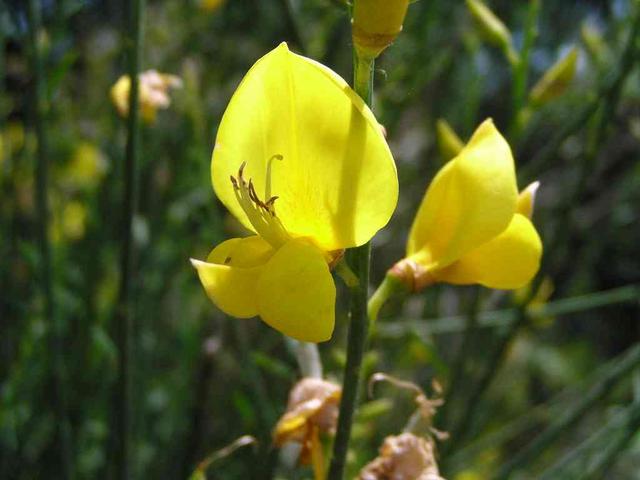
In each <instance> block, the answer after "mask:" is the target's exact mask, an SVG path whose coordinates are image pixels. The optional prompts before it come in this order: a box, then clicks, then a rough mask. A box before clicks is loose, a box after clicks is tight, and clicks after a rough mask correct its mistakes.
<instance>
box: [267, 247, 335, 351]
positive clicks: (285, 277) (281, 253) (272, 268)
mask: <svg viewBox="0 0 640 480" xmlns="http://www.w3.org/2000/svg"><path fill="white" fill-rule="evenodd" d="M257 292H258V295H257V297H258V298H257V302H258V310H259V313H260V317H261V318H262V320H264V321H265V322H266V323H267V324H269V325H271V326H272V327H273V328H275V329H276V330H279V331H280V332H282V333H284V334H285V335H288V336H289V337H293V338H295V339H298V340H301V341H304V342H323V341H325V340H329V339H330V338H331V334H332V333H333V325H334V323H335V303H336V287H335V284H334V283H333V278H332V277H331V273H330V272H329V267H328V266H327V262H326V261H325V259H324V256H323V254H322V252H321V251H320V250H319V249H318V248H316V247H315V246H312V245H310V244H308V243H306V242H305V241H304V240H291V241H290V242H288V243H287V244H285V245H284V246H283V247H282V248H280V249H279V250H278V251H277V252H276V254H275V255H274V256H273V258H271V260H270V261H269V263H268V264H267V265H266V267H265V268H264V271H263V272H262V275H261V276H260V279H259V280H258V289H257Z"/></svg>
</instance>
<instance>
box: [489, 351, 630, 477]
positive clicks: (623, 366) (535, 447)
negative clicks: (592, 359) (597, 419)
mask: <svg viewBox="0 0 640 480" xmlns="http://www.w3.org/2000/svg"><path fill="white" fill-rule="evenodd" d="M638 365H640V344H636V345H635V346H634V347H631V348H630V349H629V350H627V352H626V353H625V354H624V355H623V356H622V358H621V359H620V360H619V361H618V362H616V364H614V365H613V367H612V368H611V370H610V371H609V372H608V374H607V375H606V376H605V377H604V378H603V379H602V380H601V381H600V382H598V383H597V384H596V385H595V386H594V387H593V388H592V389H591V390H589V391H588V392H587V393H586V394H585V395H584V396H583V397H582V399H581V400H580V401H579V402H578V403H577V404H576V405H575V406H574V407H573V408H572V409H570V410H568V411H567V412H565V414H564V415H563V416H561V417H560V418H558V419H557V420H556V421H555V422H554V423H552V424H551V425H550V426H549V427H548V428H547V429H546V430H545V431H544V432H542V433H541V434H540V435H538V436H537V437H536V438H535V439H534V440H533V441H532V442H531V443H530V444H529V445H528V446H527V447H525V448H524V449H523V450H521V451H520V452H518V453H516V454H515V455H513V456H512V458H511V460H510V461H509V462H507V463H506V464H505V465H504V466H503V467H502V468H501V469H500V470H499V471H498V474H497V476H496V478H497V479H507V478H509V476H510V475H511V474H512V473H513V472H515V471H516V470H517V469H518V468H520V467H521V466H523V465H526V464H527V462H528V461H530V460H531V459H534V458H539V457H540V455H541V454H542V452H544V451H545V449H546V448H548V447H549V446H550V445H551V444H552V443H553V442H554V441H555V440H556V439H557V438H558V437H559V436H560V435H561V434H562V433H563V432H564V431H565V430H567V429H568V428H569V427H571V426H572V425H574V424H575V423H576V422H577V421H578V420H579V419H580V418H582V416H583V415H586V414H587V413H588V412H589V411H590V410H591V408H592V407H593V405H594V404H595V403H596V402H598V401H599V400H601V399H602V398H603V397H604V396H605V395H606V394H607V393H609V392H610V391H611V389H612V388H613V387H614V386H615V385H616V383H618V381H620V380H621V379H622V378H624V377H625V376H626V375H627V374H629V373H630V372H632V371H633V369H634V368H636V367H637V366H638ZM633 420H634V422H637V419H636V418H634V419H633ZM634 425H635V423H634Z"/></svg>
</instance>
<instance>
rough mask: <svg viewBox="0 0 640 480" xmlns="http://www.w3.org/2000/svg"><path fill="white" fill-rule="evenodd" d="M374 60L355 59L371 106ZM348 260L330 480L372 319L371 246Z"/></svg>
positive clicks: (334, 477) (345, 442)
mask: <svg viewBox="0 0 640 480" xmlns="http://www.w3.org/2000/svg"><path fill="white" fill-rule="evenodd" d="M373 65H374V61H373V59H363V58H360V57H358V56H357V55H356V57H355V60H354V81H353V83H354V88H355V91H356V92H357V93H358V95H360V97H362V99H363V100H364V101H365V102H367V104H369V105H370V104H371V98H372V90H373V88H372V87H373ZM347 256H348V258H347V261H348V262H349V265H350V266H351V268H352V270H353V271H354V272H355V274H356V275H357V276H358V280H359V282H358V284H357V285H355V286H353V287H351V288H350V298H349V314H350V317H351V318H350V320H351V321H350V323H349V334H348V338H347V364H346V366H345V369H344V377H343V380H342V398H341V400H340V414H339V417H338V426H337V430H336V438H335V442H334V444H333V457H332V459H331V466H330V468H329V476H328V479H329V480H342V478H343V476H344V469H345V463H346V458H347V450H348V448H349V438H350V437H351V424H352V422H353V415H354V412H355V409H356V404H357V401H358V391H359V388H360V380H361V379H360V371H361V367H362V357H363V356H364V351H365V345H366V342H367V337H368V330H369V318H368V316H367V298H368V286H369V261H370V257H371V244H370V243H367V244H365V245H363V246H361V247H358V248H354V249H352V250H350V251H348V252H347Z"/></svg>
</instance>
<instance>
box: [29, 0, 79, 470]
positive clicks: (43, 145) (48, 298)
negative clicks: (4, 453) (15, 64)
mask: <svg viewBox="0 0 640 480" xmlns="http://www.w3.org/2000/svg"><path fill="white" fill-rule="evenodd" d="M27 13H28V18H29V42H30V50H31V52H30V57H31V58H30V60H31V69H32V73H33V90H34V92H33V93H34V95H33V102H34V123H35V133H36V138H37V141H38V142H37V144H38V150H37V165H36V211H37V220H38V221H37V222H36V227H37V236H38V243H39V249H40V273H41V287H42V293H43V297H44V319H45V321H46V322H47V323H48V324H49V325H50V333H49V341H50V348H51V352H52V357H53V401H54V404H55V415H56V422H57V439H56V445H57V446H56V448H57V450H58V455H59V459H60V463H61V467H62V472H63V477H64V478H73V466H72V453H71V438H70V436H71V435H70V431H69V430H70V426H69V422H68V418H67V406H66V393H65V378H64V376H65V375H64V357H63V353H62V341H63V339H62V336H63V325H62V319H61V318H60V316H59V315H58V314H57V311H56V305H55V298H54V289H53V278H52V277H53V272H52V268H51V248H50V243H49V239H48V237H47V232H48V231H49V202H48V185H49V158H48V156H49V153H48V137H47V129H46V124H45V123H46V122H45V119H46V115H47V109H48V108H47V104H48V100H47V98H46V97H47V93H46V92H47V86H46V73H45V69H44V62H43V59H42V52H41V48H40V42H39V35H40V32H41V27H42V23H41V15H40V6H39V4H38V2H37V1H36V0H30V1H29V2H28V4H27Z"/></svg>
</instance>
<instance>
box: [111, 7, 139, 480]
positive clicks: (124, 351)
mask: <svg viewBox="0 0 640 480" xmlns="http://www.w3.org/2000/svg"><path fill="white" fill-rule="evenodd" d="M143 12H144V0H130V1H129V2H128V10H127V22H126V26H127V28H126V34H125V41H126V46H127V59H128V68H127V70H128V74H129V78H130V79H131V90H130V92H129V116H128V119H127V145H126V152H125V164H124V191H123V199H122V212H123V219H122V227H121V230H120V232H121V235H122V239H121V241H122V250H121V252H120V292H119V296H118V305H117V307H116V315H115V336H116V339H115V340H116V344H117V346H118V353H119V364H118V383H117V389H116V399H115V404H114V414H115V425H114V434H115V457H116V474H117V477H118V478H120V479H122V480H125V479H130V478H131V476H132V471H133V470H132V468H131V463H132V456H133V454H132V442H131V436H132V428H131V425H132V415H133V405H132V392H131V391H132V376H133V358H132V343H133V308H132V301H131V299H132V298H131V297H132V284H133V273H134V272H133V270H134V269H133V250H134V245H133V231H132V226H133V217H134V215H135V212H136V205H137V201H136V200H137V169H138V150H139V142H140V121H139V104H138V98H139V95H138V80H139V79H138V72H139V71H140V63H141V56H142V23H143Z"/></svg>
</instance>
